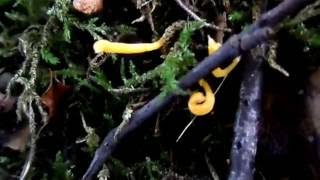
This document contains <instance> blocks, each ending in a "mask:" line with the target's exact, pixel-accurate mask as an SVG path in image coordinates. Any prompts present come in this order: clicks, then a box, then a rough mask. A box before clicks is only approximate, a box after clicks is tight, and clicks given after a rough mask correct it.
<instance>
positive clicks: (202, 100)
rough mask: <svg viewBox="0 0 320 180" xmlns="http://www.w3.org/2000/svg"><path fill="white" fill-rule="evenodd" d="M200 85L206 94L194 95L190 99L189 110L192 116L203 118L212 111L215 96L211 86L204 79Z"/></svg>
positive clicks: (200, 81) (197, 93)
mask: <svg viewBox="0 0 320 180" xmlns="http://www.w3.org/2000/svg"><path fill="white" fill-rule="evenodd" d="M199 85H200V86H201V87H203V89H204V92H205V94H203V93H202V92H195V93H193V94H192V95H191V96H190V98H189V102H188V108H189V110H190V111H191V113H192V114H194V115H196V116H203V115H206V114H208V113H209V112H211V111H212V109H213V106H214V103H215V96H214V93H213V92H212V90H211V88H210V85H209V84H208V83H207V82H206V81H205V80H204V79H201V80H199Z"/></svg>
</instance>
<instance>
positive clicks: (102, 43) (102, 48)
mask: <svg viewBox="0 0 320 180" xmlns="http://www.w3.org/2000/svg"><path fill="white" fill-rule="evenodd" d="M163 44H164V40H163V39H162V38H160V39H159V40H158V41H156V42H153V43H121V42H111V41H108V40H104V39H102V40H98V41H96V42H95V43H94V45H93V49H94V51H95V53H115V54H138V53H144V52H149V51H154V50H157V49H160V48H161V47H162V46H163Z"/></svg>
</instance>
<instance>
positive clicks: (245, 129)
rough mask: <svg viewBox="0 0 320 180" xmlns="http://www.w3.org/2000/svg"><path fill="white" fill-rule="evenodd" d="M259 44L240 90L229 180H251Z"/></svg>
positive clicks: (258, 112) (257, 112)
mask: <svg viewBox="0 0 320 180" xmlns="http://www.w3.org/2000/svg"><path fill="white" fill-rule="evenodd" d="M265 46H266V45H265V44H263V45H261V46H258V47H257V48H255V49H253V50H251V54H252V55H249V57H248V58H247V61H245V62H246V63H247V64H246V69H245V72H244V77H243V81H242V84H241V89H240V103H239V109H238V112H237V117H236V122H235V126H234V133H235V134H234V140H233V144H232V150H231V171H230V176H229V180H252V179H253V174H254V171H253V169H254V162H255V156H256V151H257V141H258V138H257V135H258V124H259V120H260V119H261V87H262V68H261V66H262V62H263V59H264V56H265V52H266V47H265Z"/></svg>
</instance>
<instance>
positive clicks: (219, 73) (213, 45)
mask: <svg viewBox="0 0 320 180" xmlns="http://www.w3.org/2000/svg"><path fill="white" fill-rule="evenodd" d="M220 47H221V44H220V43H218V42H216V41H215V40H213V39H212V38H211V37H210V36H208V54H209V55H211V54H213V53H214V52H216V51H217V50H218V49H219V48H220ZM239 61H240V57H236V58H235V59H234V60H233V61H232V63H231V64H229V65H228V66H227V67H226V68H224V69H221V68H220V67H218V68H216V69H214V70H213V71H212V72H211V73H212V74H213V75H214V77H216V78H221V77H226V76H227V75H228V74H229V73H230V72H231V71H232V70H233V69H234V68H235V67H236V66H237V64H238V63H239Z"/></svg>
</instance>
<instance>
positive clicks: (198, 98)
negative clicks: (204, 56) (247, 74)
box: [188, 36, 240, 116]
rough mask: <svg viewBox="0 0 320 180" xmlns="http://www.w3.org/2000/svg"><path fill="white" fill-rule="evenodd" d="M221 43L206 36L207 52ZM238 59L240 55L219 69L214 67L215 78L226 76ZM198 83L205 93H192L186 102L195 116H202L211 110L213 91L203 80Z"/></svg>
mask: <svg viewBox="0 0 320 180" xmlns="http://www.w3.org/2000/svg"><path fill="white" fill-rule="evenodd" d="M220 47H221V44H220V43H218V42H216V41H215V40H213V39H212V38H211V37H210V36H208V54H209V55H210V54H213V53H215V52H216V51H217V50H218V49H219V48H220ZM239 61H240V57H237V58H235V59H234V60H233V61H232V63H231V64H229V65H228V66H227V67H226V68H224V69H221V68H220V67H218V68H216V69H214V70H213V71H212V72H211V73H212V74H213V76H215V77H216V78H221V77H227V76H228V74H229V73H230V72H231V71H232V70H233V69H234V68H235V67H236V66H237V64H238V63H239ZM199 85H200V86H201V87H203V89H204V91H205V95H204V94H203V93H201V92H195V93H193V94H192V95H191V96H190V98H189V102H188V108H189V110H190V112H191V113H192V114H194V115H196V116H204V115H206V114H208V113H209V112H211V111H212V109H213V107H214V103H215V93H213V92H212V90H211V88H210V85H209V84H208V83H207V82H206V81H205V80H204V79H201V80H200V81H199Z"/></svg>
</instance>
